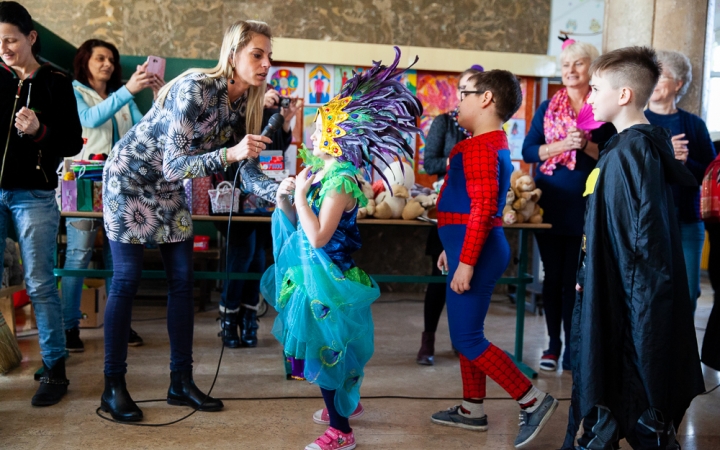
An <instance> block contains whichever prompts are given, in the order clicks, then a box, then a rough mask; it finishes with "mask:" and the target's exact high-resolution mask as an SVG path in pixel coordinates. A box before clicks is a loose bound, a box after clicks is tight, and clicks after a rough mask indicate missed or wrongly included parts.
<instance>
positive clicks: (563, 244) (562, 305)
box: [535, 233, 582, 357]
mask: <svg viewBox="0 0 720 450" xmlns="http://www.w3.org/2000/svg"><path fill="white" fill-rule="evenodd" d="M535 239H536V240H537V243H538V248H539V249H540V257H541V258H542V262H543V268H544V269H545V279H544V280H543V289H542V298H543V308H544V310H545V321H546V323H547V330H548V336H549V337H550V347H549V348H548V350H549V352H550V353H551V354H553V355H555V356H558V357H559V356H560V350H561V349H562V342H561V340H560V327H561V325H562V328H563V329H564V331H565V346H566V347H567V345H568V343H569V342H570V323H571V322H572V311H573V307H574V306H575V295H576V292H575V284H576V282H577V265H578V258H579V256H580V243H581V242H582V237H581V236H561V235H553V234H542V233H537V234H536V235H535Z"/></svg>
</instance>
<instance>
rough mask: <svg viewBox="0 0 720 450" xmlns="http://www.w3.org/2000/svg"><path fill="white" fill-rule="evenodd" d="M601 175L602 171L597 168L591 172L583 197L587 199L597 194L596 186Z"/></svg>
mask: <svg viewBox="0 0 720 450" xmlns="http://www.w3.org/2000/svg"><path fill="white" fill-rule="evenodd" d="M599 175H600V169H598V168H597V167H596V168H594V169H593V171H592V172H590V175H588V177H587V181H586V182H585V192H583V197H587V196H588V195H590V194H594V193H595V185H596V184H597V179H598V176H599Z"/></svg>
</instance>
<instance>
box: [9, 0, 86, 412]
mask: <svg viewBox="0 0 720 450" xmlns="http://www.w3.org/2000/svg"><path fill="white" fill-rule="evenodd" d="M38 49H39V42H38V35H37V31H35V29H34V27H33V22H32V19H31V17H30V14H29V13H28V11H27V10H26V9H25V8H24V7H22V6H21V5H20V4H18V3H16V2H0V50H1V52H0V53H2V63H0V120H2V126H0V142H2V143H3V144H4V145H3V147H4V148H3V152H2V156H1V159H0V251H4V247H5V238H6V237H7V233H8V226H9V223H10V221H12V224H13V225H14V227H15V230H16V231H17V234H18V236H19V242H20V251H21V254H22V259H23V264H24V267H25V284H26V285H27V293H28V295H29V296H30V300H32V303H33V307H34V309H35V317H36V319H37V325H38V334H39V335H40V354H41V355H42V360H43V366H44V369H45V370H44V376H43V377H42V378H41V379H40V387H39V388H38V390H37V392H36V394H35V396H34V397H33V399H32V404H33V405H34V406H49V405H54V404H56V403H57V402H59V401H60V399H61V398H62V396H63V395H65V393H66V392H67V385H68V380H67V377H66V376H65V333H64V331H63V319H62V308H61V305H60V297H59V296H58V290H57V285H56V284H55V278H54V276H53V267H54V265H55V261H54V257H55V250H56V237H57V232H58V224H59V221H60V213H59V211H58V205H57V202H56V200H55V189H56V188H57V175H56V174H55V169H56V168H57V166H58V164H59V162H60V160H61V158H62V157H64V156H73V155H75V154H77V153H78V152H80V150H81V149H82V146H83V141H82V128H81V126H80V118H79V117H78V113H77V105H76V103H75V95H74V94H73V88H72V84H71V82H70V79H69V78H67V77H66V76H65V75H63V74H61V73H60V72H57V71H56V70H55V69H53V68H52V67H50V66H49V65H45V66H41V65H40V64H39V63H38V61H37V59H35V54H36V53H37V51H38ZM1 275H2V269H0V276H1Z"/></svg>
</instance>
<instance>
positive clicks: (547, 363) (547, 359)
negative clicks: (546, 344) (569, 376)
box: [540, 352, 559, 372]
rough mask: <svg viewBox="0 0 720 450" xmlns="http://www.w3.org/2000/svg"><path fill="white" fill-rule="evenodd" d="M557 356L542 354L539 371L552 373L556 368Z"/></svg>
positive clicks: (548, 353)
mask: <svg viewBox="0 0 720 450" xmlns="http://www.w3.org/2000/svg"><path fill="white" fill-rule="evenodd" d="M558 359H559V358H558V356H557V355H553V354H552V353H550V352H544V353H543V355H542V358H540V370H547V371H548V372H553V371H555V370H557V367H558Z"/></svg>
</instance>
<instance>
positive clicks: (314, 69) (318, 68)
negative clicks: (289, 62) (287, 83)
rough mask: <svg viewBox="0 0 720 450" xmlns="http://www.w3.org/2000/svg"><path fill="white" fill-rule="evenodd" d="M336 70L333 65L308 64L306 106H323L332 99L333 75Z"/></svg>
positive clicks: (306, 69) (306, 70) (306, 66)
mask: <svg viewBox="0 0 720 450" xmlns="http://www.w3.org/2000/svg"><path fill="white" fill-rule="evenodd" d="M334 71H335V68H334V67H333V66H331V65H323V64H306V65H305V74H306V75H307V85H306V87H305V104H306V105H322V104H324V103H327V102H329V101H330V99H331V98H332V93H333V75H334Z"/></svg>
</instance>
